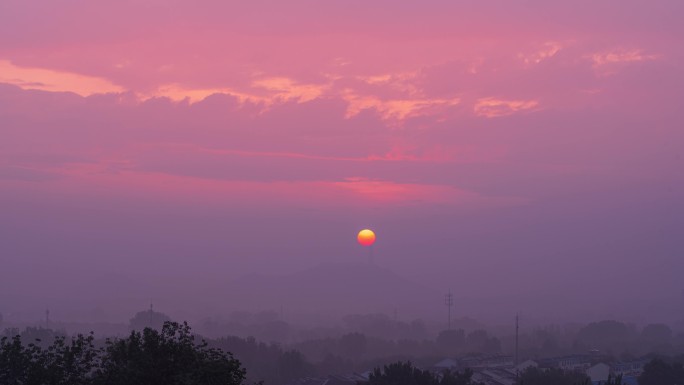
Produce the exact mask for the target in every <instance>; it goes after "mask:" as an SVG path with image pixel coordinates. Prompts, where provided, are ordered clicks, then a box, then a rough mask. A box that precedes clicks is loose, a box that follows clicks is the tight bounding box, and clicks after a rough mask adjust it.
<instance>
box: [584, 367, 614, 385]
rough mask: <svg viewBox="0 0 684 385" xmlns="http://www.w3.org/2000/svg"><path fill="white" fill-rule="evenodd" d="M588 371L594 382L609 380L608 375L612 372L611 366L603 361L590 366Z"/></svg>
mask: <svg viewBox="0 0 684 385" xmlns="http://www.w3.org/2000/svg"><path fill="white" fill-rule="evenodd" d="M586 373H587V376H589V378H590V379H591V382H592V383H593V384H596V383H599V382H604V381H608V376H609V375H610V374H611V373H610V366H608V365H607V364H604V363H603V362H601V363H599V364H596V365H594V366H592V367H590V368H589V369H587V370H586Z"/></svg>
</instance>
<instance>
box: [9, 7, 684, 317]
mask: <svg viewBox="0 0 684 385" xmlns="http://www.w3.org/2000/svg"><path fill="white" fill-rule="evenodd" d="M466 4H468V5H466ZM683 11H684V5H683V3H681V2H680V1H653V2H648V3H645V2H642V1H631V0H629V1H605V2H600V3H597V2H595V1H573V2H548V1H481V2H456V1H427V2H425V1H424V2H396V1H377V2H373V3H372V4H370V3H368V2H366V1H330V2H325V3H321V2H318V1H301V0H296V1H288V2H279V1H254V2H248V3H245V2H224V1H206V2H204V4H202V5H201V6H200V5H198V3H197V2H185V1H171V2H169V1H155V0H148V1H120V2H108V3H105V2H90V1H76V0H70V1H66V0H65V1H18V0H4V1H2V3H0V265H1V266H0V312H3V313H6V314H15V315H16V317H17V318H19V317H32V316H33V314H39V313H40V312H42V310H43V309H44V308H45V307H46V306H50V305H51V304H54V303H65V301H66V302H68V301H71V303H72V305H73V307H74V308H76V307H78V306H77V305H78V304H83V306H82V307H83V308H88V307H89V306H91V304H92V303H93V302H97V301H99V300H100V299H102V301H104V299H103V298H105V297H106V298H109V299H111V298H116V297H117V293H119V291H118V286H117V285H124V286H125V283H120V282H125V280H126V279H130V280H132V282H145V283H146V285H147V286H145V288H144V289H140V290H138V291H136V292H135V295H131V296H130V298H129V297H126V295H128V294H126V295H123V294H121V298H119V299H120V300H123V299H126V300H127V301H129V302H128V303H130V307H131V308H132V309H138V308H144V307H145V306H147V303H148V302H149V299H150V298H151V297H154V296H155V295H157V294H155V293H157V292H158V291H159V290H160V289H159V288H160V287H167V286H168V285H185V286H187V287H189V288H190V289H189V291H190V293H200V292H201V290H200V289H199V288H200V287H205V286H206V285H208V282H214V283H215V282H226V281H231V280H233V279H236V278H238V277H241V276H243V275H245V274H248V273H252V272H262V273H268V274H289V273H293V272H296V271H300V270H303V269H307V268H311V267H313V266H316V265H318V264H320V263H340V262H346V261H349V262H353V263H358V264H360V266H363V263H365V258H366V254H365V250H362V249H361V248H360V246H359V245H358V244H356V242H355V236H356V232H357V231H358V230H360V229H362V228H365V227H369V228H372V229H374V230H375V231H376V233H377V235H378V241H377V243H376V245H375V246H374V247H375V255H376V262H377V264H378V265H380V266H382V267H385V268H387V269H390V270H392V271H394V272H396V273H397V274H399V275H400V276H403V277H406V278H407V279H410V280H412V281H415V282H418V283H420V284H422V285H425V286H428V287H430V288H432V289H434V290H436V291H439V292H440V293H441V292H445V291H446V290H448V289H449V288H451V289H452V290H453V291H454V292H455V293H457V294H456V296H457V298H461V300H462V303H471V302H468V300H467V299H468V298H469V299H471V300H478V299H479V300H482V301H485V300H486V301H489V302H487V304H488V305H487V308H486V309H485V307H484V305H483V306H482V307H481V308H476V307H472V308H468V307H465V308H463V309H460V310H459V311H460V312H461V314H472V315H477V314H485V313H486V314H488V315H492V316H494V315H497V314H499V315H501V316H505V315H506V314H509V312H510V311H512V310H511V309H516V308H517V309H524V311H525V312H527V313H528V314H531V315H534V316H537V317H540V318H543V317H552V315H551V313H553V314H562V315H563V316H566V315H567V317H573V316H574V315H577V318H582V317H584V316H585V315H586V316H587V317H621V316H624V317H632V318H635V319H636V318H638V317H639V316H638V315H639V314H641V315H643V317H645V318H644V319H646V318H649V317H650V318H657V319H660V320H662V321H666V322H673V321H675V320H676V318H677V317H679V318H682V317H683V316H684V295H682V290H684V283H683V282H682V278H681V276H682V272H684V236H683V235H682V229H684V204H683V203H682V196H684V159H683V157H682V152H683V148H684V130H683V129H682V108H681V106H682V100H684V91H683V90H684V61H683V60H684V57H683V53H684V49H683V48H682V47H684V44H682V43H683V42H682V36H684V27H682V24H681V20H682V18H684V12H683ZM119 280H123V281H119ZM84 288H87V289H84ZM195 289H196V290H195ZM198 295H199V294H198ZM217 295H218V294H217ZM124 297H125V298H124ZM436 301H439V298H437V299H436ZM19 302H23V303H22V304H19ZM483 303H484V302H483ZM648 304H651V305H648ZM54 306H55V305H53V307H54ZM649 306H651V307H649ZM168 307H169V308H171V307H173V306H172V304H171V303H169V305H168ZM180 308H182V306H181V305H178V306H176V310H177V311H180V310H182V309H180ZM497 309H500V310H497ZM54 313H55V314H57V316H62V317H64V318H67V314H66V313H67V312H66V311H64V312H63V314H60V313H59V310H55V311H54ZM126 317H128V315H127V314H126V315H121V316H119V318H118V319H126Z"/></svg>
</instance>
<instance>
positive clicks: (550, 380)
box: [517, 367, 591, 385]
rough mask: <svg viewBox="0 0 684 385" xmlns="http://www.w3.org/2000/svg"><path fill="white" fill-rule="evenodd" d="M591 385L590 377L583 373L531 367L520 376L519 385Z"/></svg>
mask: <svg viewBox="0 0 684 385" xmlns="http://www.w3.org/2000/svg"><path fill="white" fill-rule="evenodd" d="M590 383H591V382H590V379H589V377H588V376H587V375H586V374H584V373H581V372H575V371H569V370H563V369H557V368H552V369H540V368H535V367H530V368H527V369H526V370H525V371H523V372H522V373H521V374H520V377H519V378H518V382H517V385H549V384H553V385H588V384H590Z"/></svg>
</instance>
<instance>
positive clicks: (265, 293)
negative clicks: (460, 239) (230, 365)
mask: <svg viewBox="0 0 684 385" xmlns="http://www.w3.org/2000/svg"><path fill="white" fill-rule="evenodd" d="M217 290H219V291H220V292H222V293H224V295H223V298H224V299H225V300H226V301H227V302H226V304H225V305H226V306H227V307H230V308H239V309H244V310H254V311H258V310H264V309H280V308H281V307H283V308H284V309H286V311H287V314H295V313H296V314H302V315H307V314H308V315H311V314H327V315H330V316H332V317H338V316H341V315H346V314H350V313H386V314H392V313H393V311H394V310H395V309H396V310H397V312H398V313H399V315H400V316H402V318H403V317H419V316H425V312H428V314H434V313H435V312H436V311H441V310H442V308H441V307H442V300H441V294H440V293H439V292H437V291H436V290H433V289H430V288H427V287H425V286H422V285H419V284H417V283H414V282H412V281H410V280H408V279H405V278H402V277H400V276H398V275H396V274H395V273H393V272H392V271H390V270H388V269H385V268H382V267H379V266H376V265H370V264H352V263H349V264H343V263H337V264H321V265H317V266H315V267H312V268H309V269H306V270H303V271H299V272H296V273H292V274H287V275H265V274H249V275H246V276H244V277H242V278H239V279H237V280H234V281H231V282H228V283H227V284H226V285H225V286H223V287H221V288H220V289H217Z"/></svg>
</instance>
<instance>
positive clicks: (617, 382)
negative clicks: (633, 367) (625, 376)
mask: <svg viewBox="0 0 684 385" xmlns="http://www.w3.org/2000/svg"><path fill="white" fill-rule="evenodd" d="M599 385H624V382H623V381H622V374H618V375H617V376H615V377H613V376H611V375H608V380H607V381H606V382H599Z"/></svg>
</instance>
